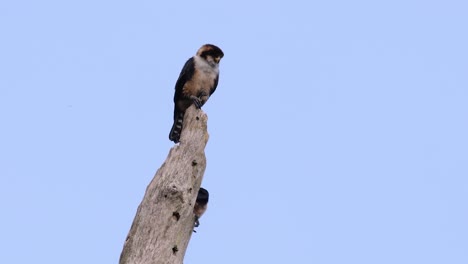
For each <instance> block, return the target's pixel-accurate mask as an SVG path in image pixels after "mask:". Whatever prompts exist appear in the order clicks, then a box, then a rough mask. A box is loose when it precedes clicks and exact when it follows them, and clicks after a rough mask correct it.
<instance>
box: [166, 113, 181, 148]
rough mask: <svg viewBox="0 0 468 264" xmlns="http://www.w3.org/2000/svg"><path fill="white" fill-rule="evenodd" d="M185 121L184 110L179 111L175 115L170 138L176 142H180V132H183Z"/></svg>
mask: <svg viewBox="0 0 468 264" xmlns="http://www.w3.org/2000/svg"><path fill="white" fill-rule="evenodd" d="M183 122H184V112H179V113H178V114H176V115H175V116H174V124H173V125H172V129H171V132H170V133H169V139H170V140H171V141H174V143H179V140H180V134H181V133H182V123H183Z"/></svg>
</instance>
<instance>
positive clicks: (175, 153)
mask: <svg viewBox="0 0 468 264" xmlns="http://www.w3.org/2000/svg"><path fill="white" fill-rule="evenodd" d="M207 120H208V117H207V116H206V114H205V113H204V112H203V111H202V110H199V109H196V108H195V107H194V106H191V107H190V108H189V109H187V111H186V113H185V118H184V123H183V131H182V135H181V139H180V143H179V145H175V146H174V147H172V148H171V150H170V151H169V155H168V156H167V158H166V161H165V162H164V163H163V164H162V166H161V167H160V168H159V170H158V171H157V172H156V175H155V176H154V178H153V180H152V181H151V182H150V184H149V185H148V187H147V188H146V193H145V196H144V197H143V201H142V202H141V204H140V206H139V207H138V210H137V213H136V216H135V219H134V220H133V224H132V227H131V228H130V231H129V233H128V236H127V239H126V241H125V244H124V248H123V250H122V253H121V255H120V264H150V263H151V264H163V263H164V264H169V263H170V264H182V263H183V258H184V255H185V251H186V249H187V246H188V242H189V240H190V237H191V236H192V233H193V227H194V220H195V216H194V214H193V207H194V203H195V199H196V196H197V193H198V189H199V188H200V184H201V182H202V179H203V174H204V172H205V168H206V157H205V146H206V143H207V142H208V132H207Z"/></svg>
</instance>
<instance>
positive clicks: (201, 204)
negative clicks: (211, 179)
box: [193, 187, 210, 227]
mask: <svg viewBox="0 0 468 264" xmlns="http://www.w3.org/2000/svg"><path fill="white" fill-rule="evenodd" d="M209 196H210V195H209V193H208V191H207V190H206V189H204V188H201V187H200V190H198V195H197V200H196V202H195V206H194V207H193V213H194V214H195V227H198V226H199V225H200V221H199V219H200V217H201V216H202V215H203V213H205V211H206V209H207V208H208V199H209Z"/></svg>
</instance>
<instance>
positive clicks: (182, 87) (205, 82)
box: [169, 44, 224, 143]
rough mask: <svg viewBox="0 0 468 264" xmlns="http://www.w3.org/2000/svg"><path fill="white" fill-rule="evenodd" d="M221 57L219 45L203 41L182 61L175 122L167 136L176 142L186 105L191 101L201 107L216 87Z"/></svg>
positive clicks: (175, 105)
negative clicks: (188, 57)
mask: <svg viewBox="0 0 468 264" xmlns="http://www.w3.org/2000/svg"><path fill="white" fill-rule="evenodd" d="M223 57H224V53H223V51H222V50H221V49H220V48H219V47H217V46H215V45H213V44H205V45H203V46H201V47H200V48H199V49H198V51H197V53H196V54H195V56H193V57H191V58H190V59H188V60H187V62H185V65H184V67H183V68H182V71H181V72H180V75H179V78H178V79H177V82H176V85H175V93H174V124H173V125H172V129H171V132H170V133H169V140H171V141H174V143H179V141H180V134H181V133H182V124H183V121H184V114H185V111H186V110H187V108H189V107H190V106H191V105H192V104H194V105H195V106H196V107H197V108H198V109H200V108H201V107H202V106H203V105H204V104H205V103H206V101H207V100H208V98H209V97H210V96H211V95H212V94H213V93H214V91H215V90H216V87H217V86H218V80H219V62H220V60H221V59H222V58H223Z"/></svg>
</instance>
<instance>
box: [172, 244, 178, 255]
mask: <svg viewBox="0 0 468 264" xmlns="http://www.w3.org/2000/svg"><path fill="white" fill-rule="evenodd" d="M177 251H179V249H178V248H177V246H174V247H173V248H172V254H174V255H175V254H176V253H177Z"/></svg>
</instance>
